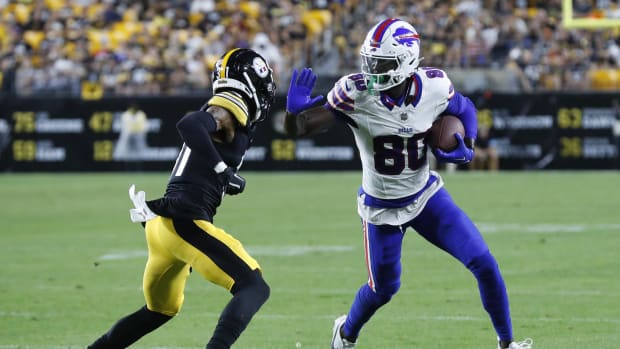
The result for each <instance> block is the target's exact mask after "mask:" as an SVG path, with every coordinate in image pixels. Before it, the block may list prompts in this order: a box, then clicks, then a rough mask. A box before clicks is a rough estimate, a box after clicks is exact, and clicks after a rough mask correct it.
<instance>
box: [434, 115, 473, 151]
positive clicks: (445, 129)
mask: <svg viewBox="0 0 620 349" xmlns="http://www.w3.org/2000/svg"><path fill="white" fill-rule="evenodd" d="M455 133H459V134H460V135H461V136H463V138H464V137H465V126H463V123H462V122H461V120H460V119H459V118H457V117H456V116H453V115H444V116H441V117H439V118H438V119H437V120H435V121H434V122H433V125H432V126H431V127H430V128H429V129H428V131H426V144H427V145H429V146H431V147H432V148H439V149H441V150H443V151H445V152H450V151H452V150H454V149H455V148H456V147H457V146H458V141H457V140H456V137H454V134H455Z"/></svg>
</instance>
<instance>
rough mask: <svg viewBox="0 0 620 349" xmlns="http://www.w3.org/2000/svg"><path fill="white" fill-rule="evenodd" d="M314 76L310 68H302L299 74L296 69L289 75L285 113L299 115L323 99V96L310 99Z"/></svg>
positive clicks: (314, 81) (314, 80)
mask: <svg viewBox="0 0 620 349" xmlns="http://www.w3.org/2000/svg"><path fill="white" fill-rule="evenodd" d="M316 78H317V76H316V74H314V72H312V69H311V68H303V69H302V70H301V73H299V74H298V73H297V69H295V70H293V74H292V75H291V84H290V85H289V88H288V93H287V95H286V111H287V112H289V113H291V114H299V113H300V112H302V111H304V110H305V109H308V108H310V107H311V106H312V105H313V104H314V103H316V102H318V101H320V100H321V99H323V95H318V96H316V97H314V98H312V89H313V88H314V84H315V83H316Z"/></svg>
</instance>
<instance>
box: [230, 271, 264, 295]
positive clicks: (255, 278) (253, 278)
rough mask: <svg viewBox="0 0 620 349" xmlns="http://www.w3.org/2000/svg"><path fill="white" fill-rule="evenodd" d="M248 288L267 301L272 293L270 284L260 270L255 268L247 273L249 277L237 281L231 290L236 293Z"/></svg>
mask: <svg viewBox="0 0 620 349" xmlns="http://www.w3.org/2000/svg"><path fill="white" fill-rule="evenodd" d="M244 290H248V291H249V292H251V293H252V294H253V295H254V297H256V298H257V300H262V301H263V302H265V301H266V300H267V299H268V298H269V295H270V293H271V289H270V288H269V285H268V284H267V282H266V281H265V279H263V275H262V274H261V272H260V271H259V270H253V271H252V272H251V273H249V274H248V275H247V277H245V278H243V279H241V280H237V281H235V284H234V285H233V287H232V289H231V290H230V292H231V293H232V294H233V295H234V294H236V293H237V292H240V291H244Z"/></svg>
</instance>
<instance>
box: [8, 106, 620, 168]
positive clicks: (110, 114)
mask: <svg viewBox="0 0 620 349" xmlns="http://www.w3.org/2000/svg"><path fill="white" fill-rule="evenodd" d="M471 97H472V99H473V100H474V102H475V104H476V106H477V108H478V114H479V119H480V123H481V124H486V125H489V126H490V127H491V135H492V144H493V145H494V146H495V147H496V148H497V150H498V152H499V155H500V167H501V168H502V169H512V170H516V169H612V168H618V163H619V162H618V157H619V152H618V147H619V142H618V139H619V138H618V136H617V135H616V136H615V135H614V127H616V130H618V126H617V123H618V119H619V115H620V106H619V105H618V104H619V102H618V100H620V95H618V94H535V95H512V94H511V95H508V94H495V95H490V94H479V95H473V96H471ZM205 100H206V98H204V99H203V98H193V97H192V98H178V97H174V98H173V97H170V98H167V97H157V98H131V99H129V98H107V99H101V100H96V101H83V100H80V99H78V98H75V99H74V98H15V97H10V98H8V97H5V98H0V170H1V171H14V172H29V171H64V172H78V171H120V170H127V169H140V170H145V171H151V170H153V171H154V170H157V171H169V170H170V169H171V168H172V166H173V163H174V161H175V159H176V156H177V153H178V150H179V148H180V144H181V140H180V138H179V136H178V135H177V133H176V129H175V123H176V122H177V121H178V120H179V119H180V117H182V116H183V115H184V114H185V113H186V112H188V111H190V110H196V109H197V108H199V107H200V106H201V105H202V104H203V103H204V101H205ZM132 102H135V103H137V104H138V105H139V106H140V108H141V109H142V110H143V111H144V112H145V113H146V115H147V117H148V133H147V144H148V147H147V149H146V151H144V152H142V154H141V155H140V156H139V159H138V160H132V161H130V162H129V161H125V160H120V159H117V158H115V155H114V154H115V152H114V149H115V147H116V145H117V140H118V137H119V133H120V128H121V123H120V115H121V114H122V113H123V112H124V111H125V110H126V109H127V108H128V106H129V104H130V103H132ZM284 108H285V99H284V97H282V96H280V97H279V98H278V99H277V101H276V104H275V106H274V108H273V109H272V112H271V115H270V117H269V119H268V120H267V121H265V122H264V123H263V124H261V125H260V126H259V129H258V133H257V136H256V140H255V143H254V145H253V147H252V148H251V149H250V151H249V152H248V153H247V155H246V157H245V160H244V165H243V167H244V170H253V171H264V170H269V171H279V170H354V169H359V168H360V161H359V155H358V154H357V152H356V150H355V144H354V140H353V137H352V134H351V131H350V130H349V129H348V127H347V126H345V125H337V126H335V127H334V128H332V129H330V130H329V131H328V132H326V133H323V134H321V135H319V136H315V137H312V138H308V139H292V138H290V137H287V136H286V135H285V134H284V133H283V132H282V126H281V125H282V119H283V117H284Z"/></svg>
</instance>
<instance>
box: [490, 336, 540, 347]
mask: <svg viewBox="0 0 620 349" xmlns="http://www.w3.org/2000/svg"><path fill="white" fill-rule="evenodd" d="M533 344H534V341H533V340H532V339H531V338H526V339H525V340H523V342H511V343H510V345H508V346H507V347H506V348H505V349H532V348H533ZM497 349H502V347H500V345H499V344H497Z"/></svg>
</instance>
